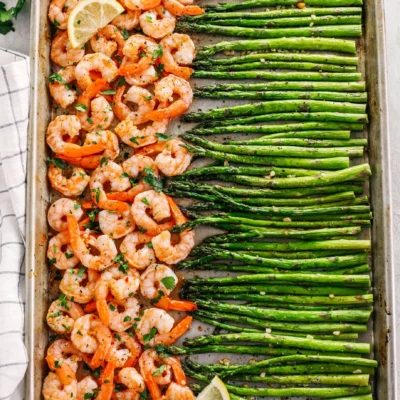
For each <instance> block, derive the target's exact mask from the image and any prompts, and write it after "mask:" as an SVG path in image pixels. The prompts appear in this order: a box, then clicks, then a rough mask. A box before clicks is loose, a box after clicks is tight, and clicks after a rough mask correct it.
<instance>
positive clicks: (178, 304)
mask: <svg viewBox="0 0 400 400" xmlns="http://www.w3.org/2000/svg"><path fill="white" fill-rule="evenodd" d="M154 305H155V306H156V307H158V308H162V309H163V310H166V311H195V310H197V305H196V303H193V302H191V301H184V300H173V299H170V298H169V297H166V296H164V297H162V298H161V299H160V301H159V302H158V303H156V304H154Z"/></svg>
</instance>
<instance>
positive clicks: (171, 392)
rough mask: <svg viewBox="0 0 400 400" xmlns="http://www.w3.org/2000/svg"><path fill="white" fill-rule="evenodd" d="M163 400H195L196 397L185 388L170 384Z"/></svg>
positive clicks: (173, 383)
mask: <svg viewBox="0 0 400 400" xmlns="http://www.w3.org/2000/svg"><path fill="white" fill-rule="evenodd" d="M163 399H165V400H196V396H195V395H194V394H193V392H192V391H191V390H190V388H188V387H187V386H181V385H178V384H177V383H175V382H172V383H171V384H170V385H169V386H168V389H167V391H166V392H165V395H164V397H163Z"/></svg>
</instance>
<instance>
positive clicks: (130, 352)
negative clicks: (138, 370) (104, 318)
mask: <svg viewBox="0 0 400 400" xmlns="http://www.w3.org/2000/svg"><path fill="white" fill-rule="evenodd" d="M141 354H142V345H141V344H140V343H139V342H138V340H137V339H136V338H135V337H133V336H130V335H129V334H128V333H126V332H120V333H118V334H114V338H113V343H112V345H111V348H110V351H109V352H108V355H107V360H106V361H114V362H115V367H116V368H123V367H125V368H127V367H134V366H135V365H136V364H137V362H138V360H139V357H140V355H141Z"/></svg>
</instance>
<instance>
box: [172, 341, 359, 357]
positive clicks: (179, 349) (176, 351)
mask: <svg viewBox="0 0 400 400" xmlns="http://www.w3.org/2000/svg"><path fill="white" fill-rule="evenodd" d="M168 351H169V352H171V353H172V354H173V355H177V356H182V355H191V354H206V353H232V354H247V355H255V356H256V355H257V356H261V355H264V356H274V357H282V356H289V355H296V354H302V355H314V354H315V350H303V349H286V348H273V347H267V346H263V345H259V346H257V345H253V346H249V345H227V344H216V345H212V344H210V345H206V346H200V347H184V346H169V347H168ZM323 354H324V355H326V356H331V357H339V358H340V357H361V356H360V355H359V354H358V353H350V352H348V353H336V352H330V351H327V352H324V353H323Z"/></svg>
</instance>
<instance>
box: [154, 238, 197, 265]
mask: <svg viewBox="0 0 400 400" xmlns="http://www.w3.org/2000/svg"><path fill="white" fill-rule="evenodd" d="M179 236H180V243H179V244H176V245H173V244H172V243H171V233H170V232H169V231H163V232H161V233H160V234H159V235H157V236H155V237H154V238H153V239H152V240H151V242H152V244H153V248H154V252H155V253H156V256H157V258H158V259H159V260H161V261H163V262H165V263H167V264H177V263H178V262H179V261H182V260H184V259H185V258H186V257H187V256H188V255H189V254H190V252H191V250H192V249H193V247H194V231H185V232H182V233H181V234H180V235H179Z"/></svg>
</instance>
